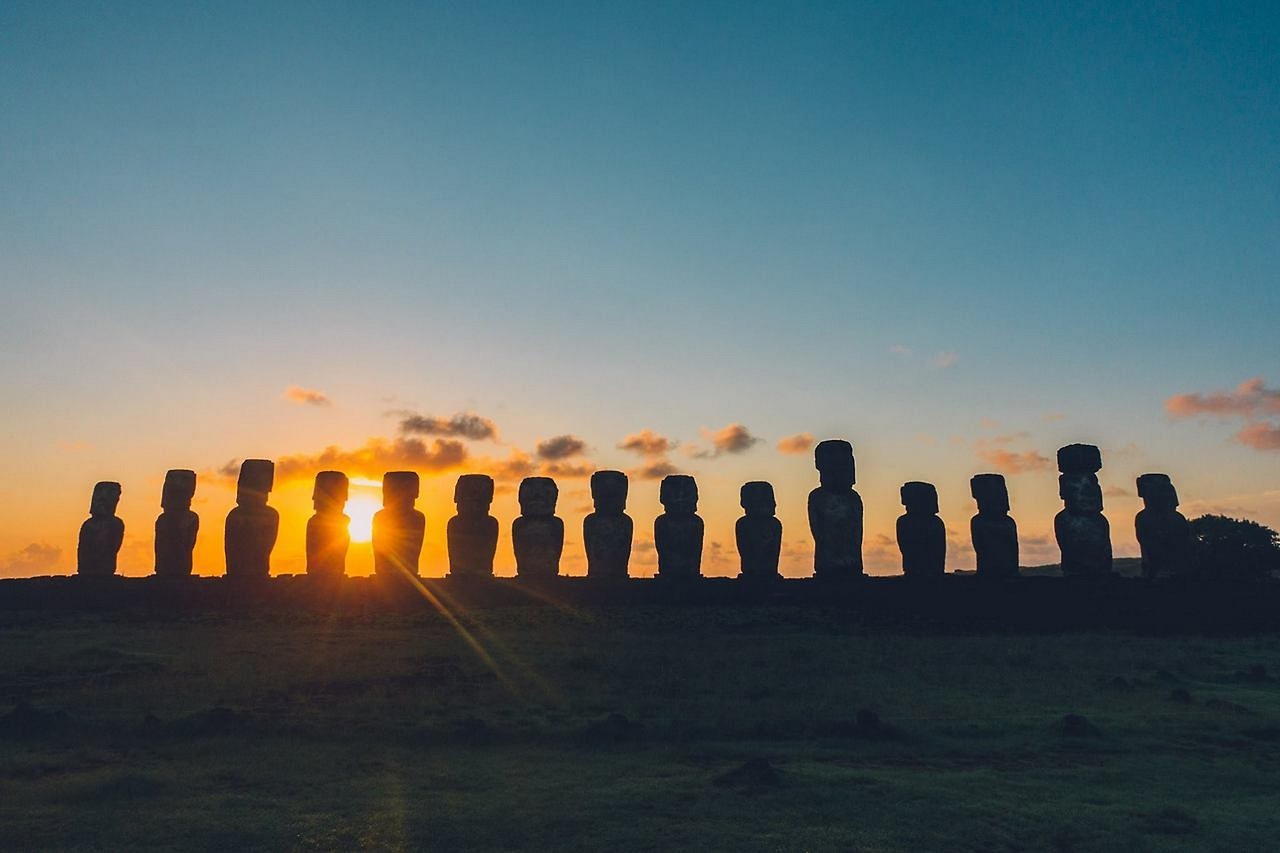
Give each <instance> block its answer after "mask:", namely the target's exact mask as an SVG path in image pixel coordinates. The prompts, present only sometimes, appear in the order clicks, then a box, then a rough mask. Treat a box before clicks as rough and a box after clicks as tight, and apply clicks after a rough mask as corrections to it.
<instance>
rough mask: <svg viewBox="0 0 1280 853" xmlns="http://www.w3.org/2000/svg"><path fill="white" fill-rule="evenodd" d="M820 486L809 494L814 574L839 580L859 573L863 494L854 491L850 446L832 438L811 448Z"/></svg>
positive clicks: (851, 448) (858, 575)
mask: <svg viewBox="0 0 1280 853" xmlns="http://www.w3.org/2000/svg"><path fill="white" fill-rule="evenodd" d="M813 459H814V464H815V465H816V466H817V468H818V479H819V482H820V485H819V486H818V488H816V489H814V490H813V491H812V492H810V493H809V530H810V531H812V533H813V573H814V575H815V576H816V577H819V578H824V579H831V580H839V579H845V578H854V577H861V576H862V497H861V496H860V495H859V494H858V493H857V492H855V491H854V490H853V484H854V482H855V479H854V464H853V445H852V444H850V443H849V442H847V441H842V440H840V439H834V440H831V441H823V442H820V443H819V444H818V446H817V447H815V448H814V450H813Z"/></svg>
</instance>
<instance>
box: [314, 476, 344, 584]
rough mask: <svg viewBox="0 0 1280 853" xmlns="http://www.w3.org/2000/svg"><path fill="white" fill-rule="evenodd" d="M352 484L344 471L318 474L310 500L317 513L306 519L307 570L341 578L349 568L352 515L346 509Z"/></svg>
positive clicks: (320, 576)
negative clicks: (348, 553)
mask: <svg viewBox="0 0 1280 853" xmlns="http://www.w3.org/2000/svg"><path fill="white" fill-rule="evenodd" d="M350 490H351V485H350V482H349V481H348V480H347V475H346V474H344V473H342V472H341V471H321V472H320V473H318V474H316V483H315V487H314V488H313V489H312V491H311V503H312V506H314V507H315V510H316V514H315V515H313V516H311V518H309V519H307V574H308V575H311V576H312V577H318V578H340V577H342V576H343V575H344V574H346V571H347V549H349V548H350V547H351V518H350V517H349V516H347V514H346V513H344V512H343V509H345V508H346V505H347V497H348V496H349V494H350Z"/></svg>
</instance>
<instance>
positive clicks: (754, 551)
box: [734, 481, 782, 580]
mask: <svg viewBox="0 0 1280 853" xmlns="http://www.w3.org/2000/svg"><path fill="white" fill-rule="evenodd" d="M739 496H740V501H739V502H740V503H741V504H742V509H743V512H744V515H743V516H742V518H740V519H738V523H737V524H736V525H734V534H735V536H736V538H737V540H738V557H739V559H740V560H741V564H742V577H743V579H744V580H775V579H777V578H778V577H780V575H779V574H778V555H779V554H780V553H781V552H782V522H781V521H779V520H778V517H777V515H776V514H775V513H776V512H777V509H778V502H777V501H776V500H775V499H774V497H773V486H772V485H771V484H769V483H765V482H761V481H754V482H750V483H743V485H742V491H741V492H740V493H739Z"/></svg>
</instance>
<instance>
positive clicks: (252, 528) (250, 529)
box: [223, 459, 280, 580]
mask: <svg viewBox="0 0 1280 853" xmlns="http://www.w3.org/2000/svg"><path fill="white" fill-rule="evenodd" d="M275 474H276V466H275V463H274V462H272V461H271V460H269V459H246V460H244V462H242V463H240V479H239V481H238V482H237V483H236V505H235V507H234V508H233V509H232V510H231V512H229V513H228V514H227V526H226V532H225V538H224V540H223V549H224V550H225V552H226V555H227V577H228V578H232V579H235V580H261V579H263V578H266V577H267V576H268V575H270V574H271V549H272V548H274V547H275V546H276V535H277V534H278V533H279V532H280V513H278V512H276V511H275V510H274V509H273V508H271V507H269V506H267V495H269V494H270V493H271V486H272V485H273V484H274V481H275Z"/></svg>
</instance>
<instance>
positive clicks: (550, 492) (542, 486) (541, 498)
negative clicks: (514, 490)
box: [517, 477, 560, 517]
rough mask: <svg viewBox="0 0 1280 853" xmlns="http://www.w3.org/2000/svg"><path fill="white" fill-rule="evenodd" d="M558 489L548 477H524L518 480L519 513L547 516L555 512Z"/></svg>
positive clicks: (558, 494)
mask: <svg viewBox="0 0 1280 853" xmlns="http://www.w3.org/2000/svg"><path fill="white" fill-rule="evenodd" d="M559 496H560V490H559V489H558V488H556V481H555V480H553V479H551V478H550V477H525V478H524V479H523V480H521V481H520V491H519V493H518V494H517V497H518V498H519V500H520V514H521V515H537V516H544V517H545V516H549V515H555V514H556V498H558V497H559Z"/></svg>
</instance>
